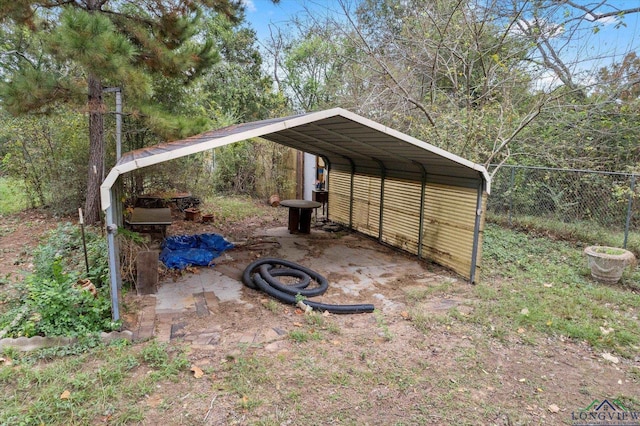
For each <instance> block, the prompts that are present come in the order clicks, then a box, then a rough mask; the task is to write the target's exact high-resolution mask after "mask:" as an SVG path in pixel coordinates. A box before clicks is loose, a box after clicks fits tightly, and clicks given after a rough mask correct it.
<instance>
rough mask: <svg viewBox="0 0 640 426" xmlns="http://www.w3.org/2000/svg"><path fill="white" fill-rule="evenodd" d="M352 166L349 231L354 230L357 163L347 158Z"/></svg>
mask: <svg viewBox="0 0 640 426" xmlns="http://www.w3.org/2000/svg"><path fill="white" fill-rule="evenodd" d="M345 158H346V159H347V160H349V163H350V164H351V183H350V188H349V230H350V231H351V230H353V187H354V185H355V182H354V181H355V175H356V163H354V162H353V160H352V159H351V158H349V157H345Z"/></svg>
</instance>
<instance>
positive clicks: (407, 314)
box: [400, 311, 409, 319]
mask: <svg viewBox="0 0 640 426" xmlns="http://www.w3.org/2000/svg"><path fill="white" fill-rule="evenodd" d="M400 316H401V317H402V318H404V319H409V312H407V311H402V312H400Z"/></svg>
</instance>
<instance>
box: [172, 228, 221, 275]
mask: <svg viewBox="0 0 640 426" xmlns="http://www.w3.org/2000/svg"><path fill="white" fill-rule="evenodd" d="M231 248H233V244H231V243H230V242H228V241H227V240H225V239H224V237H222V236H221V235H218V234H198V235H172V236H170V237H167V238H165V239H164V241H163V242H162V252H160V260H161V261H162V263H164V264H165V265H166V266H167V268H171V269H184V268H186V267H187V266H212V263H211V262H212V261H213V259H215V258H216V257H218V256H220V254H221V253H222V252H223V251H225V250H229V249H231Z"/></svg>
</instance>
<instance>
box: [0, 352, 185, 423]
mask: <svg viewBox="0 0 640 426" xmlns="http://www.w3.org/2000/svg"><path fill="white" fill-rule="evenodd" d="M161 353H162V354H163V355H160V354H161ZM3 357H4V358H5V360H6V359H7V358H9V359H11V360H12V363H11V364H10V365H7V363H6V362H5V363H4V364H3V365H2V366H0V392H1V393H2V395H3V403H2V410H0V424H25V425H29V424H68V425H73V424H93V423H100V422H102V419H103V418H104V417H105V416H107V415H108V416H109V419H110V420H109V424H125V423H129V422H133V423H137V422H140V421H142V420H144V413H143V411H142V409H141V408H140V407H136V406H135V405H131V404H129V402H130V400H131V398H134V399H136V400H137V399H140V398H143V397H144V395H147V394H149V393H150V392H151V391H152V390H153V388H154V387H155V385H156V383H159V382H162V381H165V380H177V379H178V378H179V377H185V376H186V374H187V373H188V367H187V365H188V364H187V363H186V362H187V361H186V358H185V356H184V354H182V353H181V352H176V351H174V352H172V353H170V354H169V353H168V352H167V351H166V347H165V346H163V345H159V344H156V343H155V342H153V341H152V342H150V343H148V344H146V345H138V346H135V347H134V346H131V345H129V344H127V343H126V342H123V341H120V342H114V344H112V345H108V346H105V345H98V346H93V345H89V346H87V343H86V342H85V343H83V344H80V345H77V346H75V347H67V348H54V349H45V350H41V351H37V352H33V353H30V354H27V355H20V354H18V353H16V352H12V351H8V352H5V354H3ZM139 371H144V372H145V374H136V373H137V372H139ZM65 391H68V393H67V392H65ZM63 394H67V395H66V396H65V395H63Z"/></svg>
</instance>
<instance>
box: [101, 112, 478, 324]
mask: <svg viewBox="0 0 640 426" xmlns="http://www.w3.org/2000/svg"><path fill="white" fill-rule="evenodd" d="M256 137H262V138H263V139H267V140H270V141H273V142H276V143H278V144H282V145H285V146H288V147H290V148H294V149H297V150H300V151H303V152H306V153H309V154H313V155H317V156H320V157H322V158H323V159H324V161H325V163H326V165H327V169H328V181H327V190H328V195H329V203H328V212H327V218H328V219H329V220H331V221H333V222H336V223H340V224H342V225H345V226H347V227H348V228H349V229H352V230H355V231H358V232H361V233H363V234H366V235H369V236H371V237H374V238H376V239H377V240H378V241H379V242H380V243H383V244H388V245H390V246H393V247H396V248H399V249H402V250H405V251H407V252H409V253H412V254H415V255H417V256H418V258H419V259H428V260H431V261H434V262H436V263H438V264H441V265H443V266H445V267H447V268H449V269H451V270H453V271H455V272H457V273H459V274H460V275H462V276H463V277H465V278H466V279H468V280H469V281H471V282H475V281H476V277H477V271H478V268H479V264H480V259H481V247H482V230H483V226H484V210H485V209H484V206H485V203H486V197H487V195H488V194H489V192H490V178H489V175H488V173H487V171H486V169H485V168H484V167H483V166H481V165H479V164H476V163H473V162H471V161H468V160H466V159H464V158H461V157H459V156H457V155H454V154H451V153H449V152H447V151H445V150H442V149H440V148H437V147H435V146H433V145H430V144H428V143H425V142H423V141H420V140H418V139H416V138H413V137H411V136H408V135H406V134H403V133H401V132H398V131H396V130H393V129H391V128H388V127H386V126H383V125H381V124H379V123H376V122H374V121H372V120H369V119H366V118H364V117H361V116H359V115H357V114H354V113H351V112H349V111H346V110H344V109H341V108H334V109H329V110H324V111H318V112H312V113H308V114H302V115H296V116H290V117H283V118H275V119H269V120H263V121H257V122H252V123H244V124H238V125H233V126H229V127H225V128H222V129H217V130H211V131H208V132H204V133H202V134H199V135H196V136H192V137H189V138H187V139H183V140H178V141H173V142H168V143H164V144H160V145H155V146H152V147H148V148H143V149H139V150H135V151H131V152H128V153H126V154H124V155H123V156H122V157H121V158H120V160H119V161H118V163H117V164H116V165H115V166H114V167H113V168H112V169H111V171H110V172H109V174H108V176H107V177H106V179H105V180H104V182H103V183H102V186H101V188H100V189H101V202H102V208H103V210H105V212H106V223H107V240H108V245H109V272H110V285H111V304H112V316H113V319H114V320H117V319H119V318H120V313H119V300H120V295H119V289H120V287H121V277H120V265H119V258H118V250H117V246H116V241H115V234H116V232H117V229H118V225H117V224H118V223H120V218H119V216H120V215H121V206H120V205H119V201H117V197H116V194H115V191H114V190H113V187H114V185H115V183H116V182H117V180H118V178H119V176H120V175H122V174H125V173H128V172H131V171H133V170H136V169H140V168H143V167H147V166H151V165H154V164H158V163H162V162H165V161H169V160H173V159H176V158H180V157H184V156H187V155H191V154H195V153H198V152H202V151H206V150H210V149H213V148H217V147H220V146H224V145H228V144H231V143H234V142H239V141H243V140H246V139H251V138H256Z"/></svg>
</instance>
